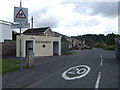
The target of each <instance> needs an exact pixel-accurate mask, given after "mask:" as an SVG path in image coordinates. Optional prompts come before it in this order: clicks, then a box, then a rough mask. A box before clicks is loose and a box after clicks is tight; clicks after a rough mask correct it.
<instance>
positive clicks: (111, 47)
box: [104, 45, 115, 50]
mask: <svg viewBox="0 0 120 90" xmlns="http://www.w3.org/2000/svg"><path fill="white" fill-rule="evenodd" d="M104 49H106V50H115V45H110V46H106V47H104Z"/></svg>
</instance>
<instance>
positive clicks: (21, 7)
mask: <svg viewBox="0 0 120 90" xmlns="http://www.w3.org/2000/svg"><path fill="white" fill-rule="evenodd" d="M21 8H22V1H21V0H20V9H21ZM21 26H22V25H21V20H20V71H22V38H21V36H22V35H21Z"/></svg>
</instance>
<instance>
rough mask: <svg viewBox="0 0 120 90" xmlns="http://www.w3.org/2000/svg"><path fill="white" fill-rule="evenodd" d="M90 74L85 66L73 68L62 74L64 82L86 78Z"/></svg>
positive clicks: (88, 68)
mask: <svg viewBox="0 0 120 90" xmlns="http://www.w3.org/2000/svg"><path fill="white" fill-rule="evenodd" d="M89 72H90V67H89V66H86V65H79V66H74V67H71V68H69V69H68V70H66V71H65V72H63V74H62V77H63V78H64V79H65V80H75V79H79V78H82V77H84V76H86V75H87V74H88V73H89Z"/></svg>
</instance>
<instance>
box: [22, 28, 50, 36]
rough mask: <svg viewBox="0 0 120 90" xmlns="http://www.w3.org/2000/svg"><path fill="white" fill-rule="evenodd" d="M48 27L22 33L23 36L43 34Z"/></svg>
mask: <svg viewBox="0 0 120 90" xmlns="http://www.w3.org/2000/svg"><path fill="white" fill-rule="evenodd" d="M47 29H49V27H42V28H33V29H28V30H26V31H24V32H23V34H29V35H31V34H43V33H44V32H45V31H46V30H47Z"/></svg>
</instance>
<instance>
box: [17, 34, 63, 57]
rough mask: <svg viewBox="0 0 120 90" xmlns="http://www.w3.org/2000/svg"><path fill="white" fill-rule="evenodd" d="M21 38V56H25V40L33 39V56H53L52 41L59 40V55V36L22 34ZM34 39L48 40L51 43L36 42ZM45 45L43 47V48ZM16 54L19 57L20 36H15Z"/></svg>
mask: <svg viewBox="0 0 120 90" xmlns="http://www.w3.org/2000/svg"><path fill="white" fill-rule="evenodd" d="M21 39H22V56H23V57H26V41H28V40H30V41H33V53H34V55H35V56H53V41H58V42H59V45H58V47H59V53H58V54H59V55H61V37H50V36H32V35H23V36H22V37H21ZM36 41H50V42H51V43H36ZM43 45H45V48H43ZM16 48H17V49H16V50H17V51H16V56H17V57H19V52H20V50H19V49H20V36H17V43H16Z"/></svg>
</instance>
